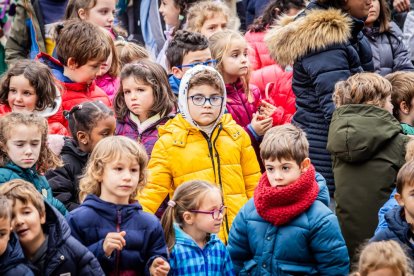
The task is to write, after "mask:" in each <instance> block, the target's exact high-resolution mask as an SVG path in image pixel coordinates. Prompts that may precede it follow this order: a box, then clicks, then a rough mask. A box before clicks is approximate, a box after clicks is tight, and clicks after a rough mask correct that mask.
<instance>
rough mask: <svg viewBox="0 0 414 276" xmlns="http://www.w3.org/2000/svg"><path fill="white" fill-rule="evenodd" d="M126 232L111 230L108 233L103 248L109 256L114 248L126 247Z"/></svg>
mask: <svg viewBox="0 0 414 276" xmlns="http://www.w3.org/2000/svg"><path fill="white" fill-rule="evenodd" d="M125 235H126V232H125V231H122V232H119V233H118V232H110V233H108V234H107V235H106V237H105V240H104V242H103V250H104V252H105V255H106V256H107V257H109V256H111V255H112V252H113V251H114V250H122V248H124V246H125V244H126V242H125V239H124V237H125Z"/></svg>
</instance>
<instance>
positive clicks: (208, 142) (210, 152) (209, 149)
mask: <svg viewBox="0 0 414 276" xmlns="http://www.w3.org/2000/svg"><path fill="white" fill-rule="evenodd" d="M214 129H215V128H214ZM214 129H213V131H214ZM200 132H201V134H202V135H203V137H204V138H205V139H206V141H207V145H208V152H209V155H210V160H211V164H212V165H213V172H214V181H215V182H217V175H216V165H215V163H214V156H213V145H212V144H211V139H210V137H208V135H207V134H205V133H204V132H203V131H200ZM212 133H213V132H212Z"/></svg>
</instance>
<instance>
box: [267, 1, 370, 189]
mask: <svg viewBox="0 0 414 276" xmlns="http://www.w3.org/2000/svg"><path fill="white" fill-rule="evenodd" d="M288 20H290V22H288ZM280 22H281V23H280V25H279V26H276V27H274V28H272V29H271V30H270V31H268V34H267V36H266V38H265V40H266V43H267V45H268V48H269V53H270V54H271V56H272V57H273V58H274V59H275V60H276V62H277V63H278V64H280V65H281V66H285V65H289V64H293V80H292V88H293V92H294V93H295V96H296V113H295V115H294V116H293V120H292V123H294V124H296V125H297V126H299V127H301V128H302V129H303V130H304V131H305V132H306V134H307V138H308V140H309V146H310V147H309V154H310V158H311V159H312V163H313V165H314V166H315V169H316V171H317V172H320V173H321V174H322V175H323V176H324V177H325V179H326V181H327V184H328V188H329V191H330V194H331V196H333V191H334V179H333V174H332V164H331V155H330V154H329V152H328V151H327V150H326V144H327V140H328V131H329V124H330V122H331V118H332V113H333V112H334V110H335V106H334V104H333V101H332V94H333V91H334V87H335V84H336V82H338V81H340V80H345V79H347V78H348V77H350V76H351V75H353V74H356V73H359V72H361V71H373V70H374V66H373V63H372V53H371V48H370V46H369V43H368V41H367V39H366V37H365V36H364V34H363V33H362V28H363V26H364V22H363V21H361V20H358V19H356V18H353V17H351V16H350V15H348V14H345V13H343V12H342V11H341V10H339V9H334V8H330V7H328V6H323V5H321V4H318V3H317V2H316V1H315V0H313V1H312V2H310V3H309V5H308V6H307V7H306V10H305V11H303V12H302V13H301V14H299V15H298V17H297V18H295V19H294V21H292V20H291V19H290V18H287V19H282V20H281V21H280Z"/></svg>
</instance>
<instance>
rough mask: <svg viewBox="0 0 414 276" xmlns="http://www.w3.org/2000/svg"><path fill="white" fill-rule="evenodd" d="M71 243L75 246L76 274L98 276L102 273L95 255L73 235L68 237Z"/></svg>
mask: <svg viewBox="0 0 414 276" xmlns="http://www.w3.org/2000/svg"><path fill="white" fill-rule="evenodd" d="M69 239H71V243H72V244H73V245H74V248H76V250H75V252H76V255H77V256H76V257H77V267H78V269H79V270H78V275H87V276H95V275H96V276H100V275H104V272H103V271H102V268H101V265H100V264H99V262H98V260H97V259H96V258H95V256H94V255H93V254H92V252H90V251H89V250H88V249H87V248H86V247H85V246H84V245H83V244H81V243H80V242H79V241H78V240H76V239H75V238H74V237H70V238H69Z"/></svg>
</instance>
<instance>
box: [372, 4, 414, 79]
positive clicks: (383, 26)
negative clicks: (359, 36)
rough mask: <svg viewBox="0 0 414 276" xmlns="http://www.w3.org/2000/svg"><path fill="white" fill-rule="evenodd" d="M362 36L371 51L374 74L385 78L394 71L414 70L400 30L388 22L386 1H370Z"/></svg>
mask: <svg viewBox="0 0 414 276" xmlns="http://www.w3.org/2000/svg"><path fill="white" fill-rule="evenodd" d="M364 34H365V36H366V37H367V38H368V41H369V43H370V45H371V50H372V60H373V62H374V68H375V72H376V73H378V74H380V75H382V76H385V75H387V74H389V73H392V72H395V71H406V70H408V71H412V70H414V67H413V64H412V63H411V60H410V57H409V54H408V51H407V48H406V47H405V45H404V43H403V41H402V36H403V34H402V31H401V29H400V28H399V27H398V26H397V24H395V23H394V22H392V21H391V20H390V9H389V7H388V4H387V2H386V0H372V5H371V8H370V9H369V14H368V18H367V19H366V20H365V27H364Z"/></svg>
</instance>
